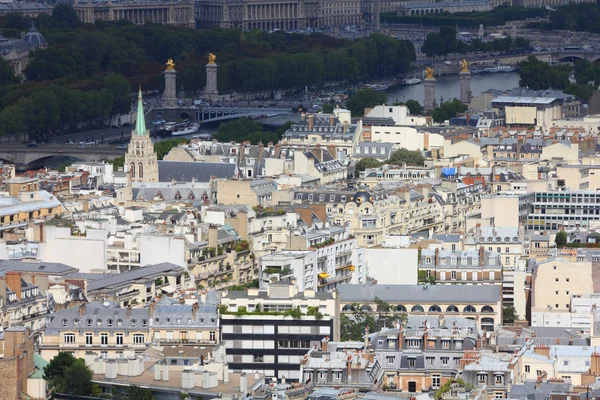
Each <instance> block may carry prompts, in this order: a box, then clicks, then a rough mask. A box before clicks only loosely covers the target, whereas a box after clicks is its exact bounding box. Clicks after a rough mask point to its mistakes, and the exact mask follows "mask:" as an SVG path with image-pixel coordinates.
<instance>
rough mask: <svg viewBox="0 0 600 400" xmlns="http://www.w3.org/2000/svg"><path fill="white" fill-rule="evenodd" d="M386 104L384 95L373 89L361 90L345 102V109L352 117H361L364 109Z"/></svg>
mask: <svg viewBox="0 0 600 400" xmlns="http://www.w3.org/2000/svg"><path fill="white" fill-rule="evenodd" d="M386 102H387V96H386V95H385V93H381V92H378V91H376V90H374V89H361V90H359V91H357V92H356V93H355V94H354V95H352V96H351V97H350V98H349V99H348V100H346V107H347V108H348V110H350V112H351V113H352V116H362V115H363V114H364V112H365V108H373V107H375V106H377V105H380V104H384V103H386Z"/></svg>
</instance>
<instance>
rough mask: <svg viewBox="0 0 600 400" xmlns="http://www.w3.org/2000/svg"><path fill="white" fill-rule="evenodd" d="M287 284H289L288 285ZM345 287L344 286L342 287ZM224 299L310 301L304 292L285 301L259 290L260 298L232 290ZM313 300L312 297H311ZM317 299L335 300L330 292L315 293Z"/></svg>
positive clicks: (245, 292)
mask: <svg viewBox="0 0 600 400" xmlns="http://www.w3.org/2000/svg"><path fill="white" fill-rule="evenodd" d="M286 284H287V283H286ZM342 286H344V285H342ZM223 297H224V298H227V299H262V300H273V301H275V302H281V301H282V300H293V299H308V297H305V296H304V292H298V293H296V295H295V296H294V297H287V298H285V299H281V298H279V297H269V296H267V291H266V290H259V291H258V296H251V295H249V294H248V292H247V291H238V290H230V291H229V292H227V295H223ZM310 298H312V297H310ZM314 298H315V299H319V300H327V299H331V298H333V294H332V293H329V292H315V295H314Z"/></svg>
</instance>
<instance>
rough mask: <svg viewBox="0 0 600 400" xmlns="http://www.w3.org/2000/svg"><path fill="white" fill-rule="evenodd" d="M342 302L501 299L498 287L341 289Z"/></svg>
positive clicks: (426, 286)
mask: <svg viewBox="0 0 600 400" xmlns="http://www.w3.org/2000/svg"><path fill="white" fill-rule="evenodd" d="M338 293H339V297H340V301H341V302H344V303H352V302H359V303H361V302H369V303H371V302H373V301H374V299H375V297H378V298H380V299H381V300H383V301H385V302H392V303H402V302H410V303H476V304H477V303H479V304H481V303H496V302H498V301H500V300H501V299H502V293H501V290H500V286H498V285H478V286H475V285H383V284H381V285H375V284H363V285H356V284H348V285H341V286H339V287H338Z"/></svg>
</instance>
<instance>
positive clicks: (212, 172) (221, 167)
mask: <svg viewBox="0 0 600 400" xmlns="http://www.w3.org/2000/svg"><path fill="white" fill-rule="evenodd" d="M237 175H238V168H237V165H235V164H233V163H221V162H216V163H215V162H182V161H159V162H158V181H159V182H171V181H172V180H175V181H179V182H192V181H193V180H195V181H196V182H209V181H210V179H211V177H216V178H220V179H231V178H232V177H237Z"/></svg>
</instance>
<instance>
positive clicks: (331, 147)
mask: <svg viewBox="0 0 600 400" xmlns="http://www.w3.org/2000/svg"><path fill="white" fill-rule="evenodd" d="M327 151H328V152H329V154H331V157H333V158H336V159H337V151H336V150H335V146H334V145H333V144H332V143H330V144H328V145H327Z"/></svg>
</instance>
